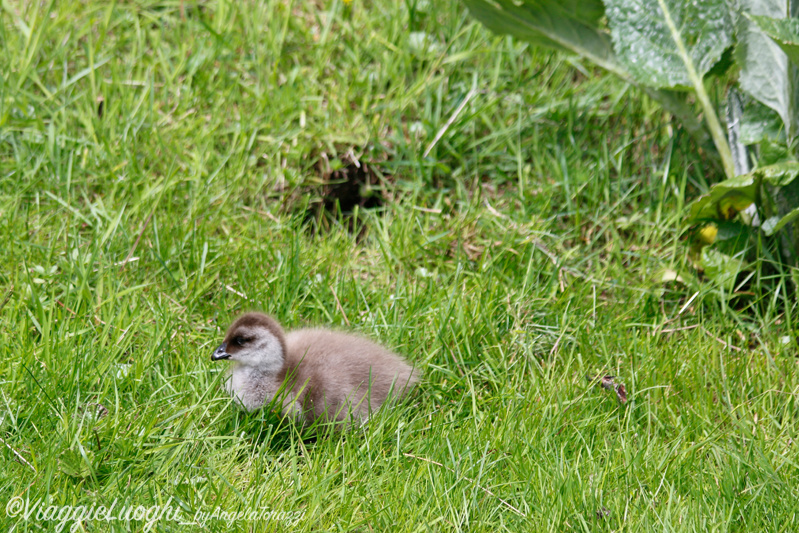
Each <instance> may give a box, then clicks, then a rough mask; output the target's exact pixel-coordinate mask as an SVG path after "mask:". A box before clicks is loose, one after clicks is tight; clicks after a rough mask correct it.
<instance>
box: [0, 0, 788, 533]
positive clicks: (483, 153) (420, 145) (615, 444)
mask: <svg viewBox="0 0 799 533" xmlns="http://www.w3.org/2000/svg"><path fill="white" fill-rule="evenodd" d="M181 8H182V11H181ZM1 17H2V18H0V21H1V22H0V28H1V29H2V31H0V43H1V44H2V47H3V50H4V51H5V53H4V54H3V55H2V56H0V71H2V72H4V73H5V75H4V76H2V77H0V195H1V196H0V213H2V216H0V239H1V240H0V260H2V264H3V265H5V267H4V268H3V269H0V285H2V288H1V289H0V302H2V305H0V346H2V348H0V350H2V353H3V357H4V362H5V364H4V365H2V368H0V383H2V388H0V438H2V444H0V448H2V449H3V452H2V453H0V458H1V459H0V461H2V462H3V468H2V470H1V471H2V473H0V500H2V501H5V502H7V501H9V500H10V499H11V498H13V497H15V496H18V495H26V496H29V497H30V499H31V500H32V501H33V500H36V499H37V498H44V497H47V496H49V497H50V498H51V501H52V503H53V505H79V504H83V505H90V504H92V503H97V504H104V505H110V503H111V502H112V501H113V500H114V499H119V501H120V502H122V501H126V502H130V503H131V504H137V505H139V504H141V505H155V504H163V503H165V502H167V501H170V498H171V499H172V500H171V501H172V502H173V503H174V504H175V505H178V506H179V507H180V509H181V510H182V512H183V515H184V516H185V517H187V518H188V520H189V522H190V525H187V526H180V525H179V524H176V523H172V522H166V521H164V522H162V523H160V524H159V527H163V528H164V529H178V528H180V527H185V528H187V529H188V528H196V526H197V525H200V524H198V523H197V519H196V518H195V517H197V516H198V515H197V514H196V513H197V511H203V512H212V511H213V509H215V508H216V507H219V508H220V509H223V510H225V511H227V512H236V511H246V510H252V509H267V510H269V509H271V510H278V511H279V510H284V511H287V512H288V511H293V512H298V513H301V516H302V518H301V519H300V520H299V521H298V522H297V523H296V524H294V525H293V527H294V528H295V529H298V530H305V531H317V530H328V529H329V530H333V529H335V530H345V531H350V530H366V529H373V530H389V529H391V530H416V529H419V528H420V527H421V528H432V529H437V530H438V529H440V530H453V531H454V530H466V529H468V530H475V531H480V530H486V531H497V530H508V531H518V530H522V529H529V528H530V527H536V526H538V527H540V525H541V524H546V527H547V528H551V529H559V530H560V529H563V530H566V529H574V530H576V529H582V530H585V529H591V530H629V531H638V530H641V529H653V528H657V529H663V528H668V529H674V530H693V529H699V528H703V529H704V528H708V529H710V528H714V529H724V530H727V529H740V530H749V529H754V528H768V529H792V526H793V525H794V521H795V519H794V517H795V515H796V512H795V507H796V504H795V503H794V502H795V500H796V499H795V498H792V497H790V496H791V494H792V492H793V491H794V490H795V489H794V488H793V487H795V486H796V485H797V470H796V468H794V467H793V465H794V464H795V462H796V461H797V458H796V452H795V450H794V446H793V441H792V438H793V434H794V433H795V432H796V420H795V419H794V418H793V417H794V416H795V414H796V409H795V405H794V393H795V391H796V390H797V382H796V377H795V372H794V370H793V367H794V365H795V362H794V357H793V356H794V352H795V340H794V338H793V336H794V332H795V331H796V320H795V305H794V304H793V303H791V302H787V303H786V302H785V301H784V300H783V302H782V303H783V304H784V305H781V304H780V301H779V300H780V298H784V295H785V292H784V291H783V292H781V293H780V294H774V295H772V296H770V297H769V298H770V300H769V305H765V306H762V307H758V309H759V310H760V311H759V313H760V314H754V315H753V314H741V313H738V312H735V311H734V310H730V309H729V308H724V307H723V306H722V305H721V304H719V303H718V302H724V300H720V299H718V298H717V297H716V295H715V293H714V291H715V289H713V288H712V287H710V286H703V287H701V288H700V289H699V291H698V292H696V293H695V292H690V291H689V290H688V289H687V288H686V287H685V286H684V285H682V284H679V283H672V284H670V285H664V284H662V283H660V281H659V279H660V278H659V274H660V272H661V271H662V270H663V269H664V268H668V269H672V270H675V271H680V270H681V269H682V268H683V266H684V265H683V259H682V257H683V252H682V250H683V243H682V242H681V241H680V237H679V234H680V229H681V209H682V208H683V205H684V201H685V199H686V197H689V196H690V195H692V194H696V193H697V192H700V191H702V190H703V189H704V188H706V186H707V180H708V176H706V172H708V170H707V169H706V168H705V166H704V165H703V164H702V159H701V158H700V157H701V154H700V155H697V154H696V149H695V147H693V146H692V145H691V144H690V143H689V141H688V140H687V139H685V138H684V137H682V136H681V135H680V134H679V132H670V130H669V129H668V128H667V126H666V124H667V123H666V122H665V117H664V116H663V115H662V113H661V112H660V111H659V110H658V108H657V107H656V106H655V105H653V104H652V103H651V102H649V101H648V100H647V99H646V98H645V97H643V96H641V95H640V94H638V93H635V92H631V91H630V89H628V88H626V87H623V86H622V85H621V84H619V83H617V82H615V81H614V80H613V79H611V78H608V77H604V76H602V75H601V73H599V72H595V71H590V70H586V68H584V67H583V66H581V65H579V64H577V63H575V62H574V60H572V59H567V58H564V57H561V56H558V55H550V54H548V53H543V52H540V51H537V50H534V49H530V48H529V47H527V46H526V45H523V44H519V43H515V42H513V41H510V40H507V39H501V38H495V37H493V36H491V35H489V34H488V33H486V32H485V31H484V30H483V29H482V28H481V27H480V26H479V25H477V24H475V23H473V22H471V20H470V19H469V18H468V17H466V16H465V13H464V10H463V9H462V7H461V6H460V5H458V4H456V3H453V4H449V5H446V6H444V5H442V6H435V8H434V7H433V6H432V5H430V6H428V5H427V4H423V3H422V2H410V3H395V2H385V1H375V2H372V3H370V4H363V3H358V2H353V3H351V4H350V5H349V6H344V5H343V4H341V3H340V2H338V1H332V2H323V3H311V4H303V5H299V4H296V5H295V4H287V3H284V2H275V1H267V2H261V3H230V2H218V3H213V4H212V3H188V2H186V3H179V2H155V1H140V2H136V3H123V4H112V5H106V4H99V3H85V2H72V1H65V2H51V3H44V4H42V3H40V2H32V3H27V4H22V5H14V6H7V8H6V9H5V11H3V14H2V16H1ZM100 102H102V112H100V108H99V105H100V104H99V103H100ZM371 143H374V144H377V143H379V145H380V146H381V147H384V149H385V160H384V161H382V162H381V165H380V170H381V172H385V173H386V174H390V175H391V177H392V178H391V180H390V183H388V184H387V189H386V191H385V192H386V195H385V201H384V202H383V203H382V205H380V206H375V207H372V208H370V209H365V210H361V211H360V212H359V215H358V217H357V222H355V224H356V227H355V228H352V227H349V225H350V222H348V219H347V218H346V217H345V216H344V213H337V212H336V211H335V210H333V211H332V213H331V214H329V215H327V216H326V218H325V223H324V224H322V225H321V226H319V228H321V231H313V227H312V225H311V224H310V223H309V222H308V221H307V219H306V213H307V209H308V205H309V203H310V202H311V200H312V194H313V185H314V184H318V181H319V179H320V176H319V171H318V168H317V167H316V160H315V159H314V157H313V154H318V153H319V147H320V146H334V147H335V146H368V145H370V144H371ZM711 177H712V176H711ZM308 191H311V192H310V193H309V192H308ZM778 304H780V305H778ZM252 308H258V309H263V310H266V311H268V312H270V313H272V314H274V315H275V316H276V317H278V318H279V319H280V320H281V322H283V323H284V324H285V325H286V326H287V327H294V326H299V325H304V324H328V325H333V326H337V327H348V328H351V329H354V330H357V331H360V332H362V333H364V334H367V335H370V336H373V337H375V338H376V339H379V340H380V341H381V342H383V343H386V344H387V345H390V346H391V347H392V348H394V349H396V350H397V351H399V352H401V353H403V354H405V355H406V356H407V357H408V359H409V360H411V361H412V362H414V363H415V364H416V365H417V366H419V367H420V368H421V369H422V370H423V371H424V374H425V380H424V383H423V384H422V385H421V387H420V388H419V391H418V393H417V394H416V395H415V396H413V397H412V398H410V399H409V400H408V401H406V402H404V403H402V404H401V405H399V406H397V407H396V408H394V409H391V410H386V411H385V412H382V413H380V414H379V415H378V416H376V417H375V418H374V419H373V420H372V421H371V422H370V423H369V424H368V425H367V426H366V427H364V428H362V429H360V430H358V431H354V432H351V433H347V434H332V435H327V436H324V437H321V438H309V436H308V435H304V434H298V432H297V430H296V428H293V427H292V426H290V425H287V424H286V423H285V422H283V421H281V420H280V419H279V418H278V417H277V416H276V415H274V414H273V413H269V412H260V413H255V414H246V413H242V412H240V411H238V410H237V409H236V408H235V406H233V405H232V404H231V402H230V400H229V398H227V397H226V395H225V394H224V392H223V391H222V390H221V387H220V382H221V374H220V373H219V372H218V370H219V369H218V368H216V367H214V366H213V365H212V364H211V363H210V361H209V360H208V359H209V355H210V351H211V349H212V348H213V345H214V342H216V341H217V339H218V337H219V334H220V332H221V328H223V327H225V326H226V325H227V324H228V322H229V321H230V319H231V317H233V316H234V315H236V314H237V313H238V312H240V311H242V310H245V309H252ZM786 339H787V340H786ZM605 374H612V375H615V376H617V378H616V380H617V381H618V382H620V383H623V384H624V385H625V387H626V389H627V392H628V395H629V400H628V402H627V403H626V404H624V405H620V404H619V403H618V402H617V400H616V398H615V396H614V394H613V393H612V392H608V391H603V390H602V389H601V388H598V387H596V386H594V384H593V383H590V382H588V381H587V380H586V379H585V376H586V375H594V376H596V375H605ZM99 406H101V407H102V408H100V407H99ZM4 505H5V504H4ZM0 520H2V521H3V523H5V524H7V525H8V527H13V526H16V528H17V529H20V528H38V527H42V528H48V527H49V524H45V523H41V522H36V521H35V520H32V519H31V520H29V521H25V520H24V519H22V518H20V517H11V516H8V515H5V516H2V517H1V518H0ZM204 525H205V526H206V527H207V528H208V529H210V530H222V529H224V530H226V531H227V530H230V529H234V530H242V531H243V530H250V529H253V528H254V529H266V530H270V529H271V530H282V529H285V528H287V527H288V526H287V525H286V524H285V523H283V522H278V521H274V520H266V519H262V520H261V521H260V522H257V523H253V522H248V521H246V520H245V521H233V522H230V523H228V522H226V521H224V520H210V521H207V522H205V523H204ZM143 526H144V524H143V522H142V521H135V520H134V521H132V522H126V521H121V522H114V523H102V524H101V523H96V524H93V525H92V526H89V525H88V524H84V527H86V528H90V527H98V528H101V529H110V530H114V531H116V530H138V529H141V528H142V527H143Z"/></svg>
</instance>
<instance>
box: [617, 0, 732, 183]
mask: <svg viewBox="0 0 799 533" xmlns="http://www.w3.org/2000/svg"><path fill="white" fill-rule="evenodd" d="M606 4H607V16H608V24H609V25H610V28H611V34H612V36H613V44H614V47H615V50H616V54H617V55H618V58H619V62H620V63H622V64H623V65H624V66H625V67H626V68H627V69H628V70H629V71H630V73H631V74H632V76H633V78H635V79H636V80H637V81H638V83H640V84H643V85H645V86H650V87H658V88H667V89H671V88H690V89H693V90H694V91H695V93H696V96H697V99H698V100H699V103H700V104H701V106H702V111H703V112H704V115H705V121H706V122H707V126H708V130H710V135H711V136H712V137H713V143H714V144H715V145H716V149H717V150H718V153H719V157H720V158H721V163H722V166H723V167H724V173H725V174H726V175H727V177H728V178H732V177H734V176H735V174H736V173H735V165H734V163H733V157H732V153H731V151H730V146H729V144H727V139H726V137H725V135H724V130H723V128H722V127H721V123H720V122H719V119H718V116H717V115H716V110H715V108H714V105H713V102H712V101H711V100H710V96H709V95H708V93H707V90H706V89H705V85H704V82H703V80H702V77H703V76H704V75H705V74H707V72H708V71H709V70H710V69H711V68H712V67H713V65H714V64H716V62H717V61H718V60H719V58H720V57H721V56H722V54H723V53H724V51H725V50H726V49H727V48H728V47H729V46H730V45H731V44H732V35H733V24H732V19H731V17H730V14H729V11H728V7H727V4H726V0H703V1H701V2H698V1H696V0H606Z"/></svg>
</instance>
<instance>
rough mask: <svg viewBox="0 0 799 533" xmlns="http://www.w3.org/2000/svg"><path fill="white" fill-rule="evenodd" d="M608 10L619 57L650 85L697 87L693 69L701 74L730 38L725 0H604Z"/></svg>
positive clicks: (706, 69) (643, 81)
mask: <svg viewBox="0 0 799 533" xmlns="http://www.w3.org/2000/svg"><path fill="white" fill-rule="evenodd" d="M607 15H608V22H609V24H610V27H611V32H612V36H613V44H614V45H615V50H616V53H617V55H618V57H619V60H620V61H621V63H622V64H623V65H624V66H625V67H626V68H627V69H628V70H629V71H630V72H631V73H632V75H633V76H634V77H635V79H637V80H638V81H639V82H640V83H643V84H645V85H649V86H652V87H661V88H663V87H666V88H674V87H685V88H687V87H690V88H696V87H695V85H696V84H695V80H694V79H692V76H691V72H690V71H691V69H694V70H695V71H696V73H697V74H699V75H700V76H702V75H704V74H705V73H707V71H709V70H710V69H711V67H713V65H714V64H715V63H716V62H717V61H718V60H719V58H720V57H721V55H722V53H723V52H724V50H725V49H726V48H728V47H729V46H730V45H731V44H732V42H733V40H732V35H733V25H732V20H731V18H730V15H729V11H728V8H727V6H726V3H725V0H702V1H701V2H699V1H695V0H607ZM675 30H676V31H675ZM688 62H690V63H691V64H690V65H689V64H688Z"/></svg>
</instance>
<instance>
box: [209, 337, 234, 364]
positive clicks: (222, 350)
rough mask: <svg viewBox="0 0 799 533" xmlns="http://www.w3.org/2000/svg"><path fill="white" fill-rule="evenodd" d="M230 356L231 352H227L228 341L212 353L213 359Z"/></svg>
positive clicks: (217, 359)
mask: <svg viewBox="0 0 799 533" xmlns="http://www.w3.org/2000/svg"><path fill="white" fill-rule="evenodd" d="M228 358H230V354H229V353H227V343H226V342H223V343H222V344H220V345H219V346H217V347H216V350H214V353H213V355H211V361H219V360H220V359H228Z"/></svg>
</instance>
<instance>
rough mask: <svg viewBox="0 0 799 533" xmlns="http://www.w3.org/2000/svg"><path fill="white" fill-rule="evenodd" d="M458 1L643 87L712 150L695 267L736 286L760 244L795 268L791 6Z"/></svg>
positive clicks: (795, 49) (767, 1)
mask: <svg viewBox="0 0 799 533" xmlns="http://www.w3.org/2000/svg"><path fill="white" fill-rule="evenodd" d="M464 2H465V3H466V5H467V6H468V8H469V10H470V11H471V13H472V14H473V15H474V16H475V17H476V18H477V19H479V20H480V21H481V22H482V23H483V24H485V25H486V26H487V27H488V28H490V29H491V30H493V31H495V32H498V33H505V34H510V35H513V36H515V37H518V38H520V39H524V40H527V41H529V42H531V43H534V44H537V45H541V46H548V47H551V48H556V49H560V50H566V51H568V52H572V53H575V54H578V55H579V56H581V57H582V58H584V59H586V60H589V61H592V62H593V63H595V64H597V65H598V66H600V67H602V68H604V69H606V70H608V71H609V72H612V73H613V74H615V75H617V76H619V77H620V78H622V79H624V80H626V81H628V82H629V83H632V84H634V85H636V86H638V87H640V88H641V89H642V90H644V91H645V92H646V93H647V94H648V95H650V96H651V97H652V98H654V99H655V100H657V101H659V102H660V103H661V104H662V105H663V107H664V109H666V110H667V111H669V112H671V113H672V114H673V115H674V116H675V117H676V118H677V119H678V120H680V121H681V122H682V123H683V124H684V126H685V128H686V130H687V131H688V132H690V133H691V134H692V135H694V136H695V137H696V138H697V139H698V140H699V142H700V143H701V144H702V145H703V146H706V147H708V146H709V147H710V148H711V153H713V154H715V156H716V157H717V158H718V161H719V163H720V165H721V167H722V168H723V170H724V173H725V175H726V177H727V180H726V181H724V182H722V183H719V184H717V185H715V186H714V187H712V188H711V190H710V191H709V193H708V194H706V195H704V196H702V197H700V198H698V199H697V200H695V201H694V203H693V204H692V206H691V209H690V215H689V217H688V223H689V224H691V225H693V226H695V229H696V235H695V238H694V241H693V242H694V252H695V253H694V254H693V257H694V259H695V261H696V264H697V266H698V268H699V269H701V270H705V271H706V273H707V274H708V276H710V277H716V279H717V280H719V281H724V282H727V281H729V280H733V281H734V279H735V276H734V275H732V276H731V275H730V271H731V269H734V270H736V271H737V269H739V268H745V265H746V262H747V260H751V259H753V258H755V257H756V254H754V253H753V252H755V251H756V250H757V249H758V248H757V243H758V242H759V241H762V239H763V238H765V239H766V240H767V241H768V240H771V241H773V242H774V243H775V244H776V249H778V250H779V253H778V255H777V257H778V259H779V260H781V261H782V262H784V263H787V264H790V265H796V264H797V257H799V255H797V250H799V210H797V207H799V181H796V177H797V175H799V171H797V163H796V161H797V155H799V152H798V151H797V142H796V138H797V133H798V132H799V19H797V18H792V17H796V15H797V12H799V1H797V0H737V1H735V0H703V1H702V2H696V1H690V0H590V1H588V2H577V1H576V0H559V1H555V0H464ZM724 122H726V128H725V125H724ZM725 129H726V131H725ZM709 140H710V141H712V144H710V143H709V142H708V141H709ZM730 243H735V244H734V246H729V245H730ZM707 245H712V246H713V250H712V252H711V251H710V250H704V251H703V248H704V247H705V246H707ZM720 265H722V267H721V268H720ZM717 272H723V273H724V274H723V275H721V274H719V275H715V273H717Z"/></svg>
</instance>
